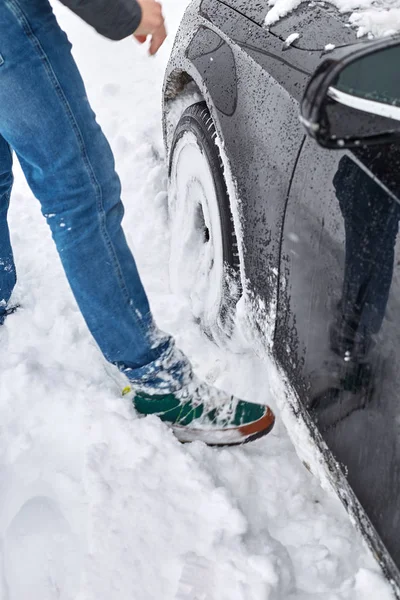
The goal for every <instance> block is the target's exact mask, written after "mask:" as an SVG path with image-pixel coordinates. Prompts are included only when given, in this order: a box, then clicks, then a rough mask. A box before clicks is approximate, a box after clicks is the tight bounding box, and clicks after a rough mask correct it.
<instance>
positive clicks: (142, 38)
mask: <svg viewBox="0 0 400 600" xmlns="http://www.w3.org/2000/svg"><path fill="white" fill-rule="evenodd" d="M134 38H135V40H136V41H138V42H139V44H144V43H145V41H146V40H147V36H145V35H135V36H134Z"/></svg>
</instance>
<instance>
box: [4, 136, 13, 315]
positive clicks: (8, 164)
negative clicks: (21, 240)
mask: <svg viewBox="0 0 400 600" xmlns="http://www.w3.org/2000/svg"><path fill="white" fill-rule="evenodd" d="M12 184H13V175H12V154H11V149H10V146H9V145H8V144H7V142H6V141H5V139H4V138H3V137H1V136H0V325H1V324H2V323H3V322H4V319H5V316H6V314H7V306H8V302H9V300H10V297H11V293H12V291H13V289H14V286H15V283H16V280H17V278H16V272H15V265H14V258H13V252H12V248H11V242H10V232H9V230H8V223H7V213H8V206H9V204H10V194H11V188H12Z"/></svg>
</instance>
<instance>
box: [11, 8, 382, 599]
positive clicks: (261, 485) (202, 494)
mask: <svg viewBox="0 0 400 600" xmlns="http://www.w3.org/2000/svg"><path fill="white" fill-rule="evenodd" d="M184 6H185V3H184V2H182V1H179V2H178V0H166V1H165V10H166V14H167V18H168V26H169V29H170V31H171V32H173V31H175V30H176V27H177V25H178V22H179V19H180V16H181V14H182V12H183V9H184ZM57 11H58V14H59V16H60V20H61V22H62V24H63V26H64V27H65V28H66V29H67V30H68V32H69V34H70V37H71V40H72V41H73V42H74V46H75V50H74V51H75V55H76V57H77V60H78V62H79V65H80V67H81V70H82V72H83V75H84V77H85V80H86V82H87V87H88V93H89V96H90V98H91V100H92V104H93V106H94V108H95V110H96V112H97V115H98V119H99V121H100V122H101V124H102V125H103V128H104V130H105V131H106V134H107V135H108V137H109V139H110V141H111V143H112V146H113V149H114V152H115V155H116V161H117V168H118V171H119V173H120V175H121V178H122V182H123V188H124V201H125V206H126V218H125V221H124V225H125V231H126V234H127V237H128V240H129V243H130V244H131V246H132V248H133V250H134V252H135V255H136V258H137V262H138V265H139V269H140V272H141V274H142V278H143V281H144V283H145V285H146V288H147V290H148V293H149V296H150V299H151V303H152V307H153V311H154V313H155V315H156V318H157V320H158V322H159V324H160V325H161V327H162V328H163V329H165V330H168V331H171V332H172V333H173V334H175V336H176V338H177V340H178V343H179V345H180V346H181V347H182V348H183V349H184V350H185V351H186V352H187V353H188V354H189V356H190V357H191V359H192V361H193V363H194V365H195V367H196V370H197V371H198V373H199V374H201V375H202V376H204V377H206V378H207V380H208V381H210V382H215V383H216V384H218V385H219V386H221V387H224V388H226V389H229V390H230V391H232V392H233V393H236V394H238V395H243V396H245V397H251V398H253V399H254V400H255V401H259V402H261V401H264V400H268V401H269V402H270V403H271V404H272V405H273V406H275V407H276V405H275V402H274V397H275V395H274V390H277V389H279V385H280V383H279V381H280V380H279V378H278V376H277V374H276V371H275V370H274V368H273V367H272V365H270V364H269V363H265V362H264V361H261V360H260V359H258V358H256V357H255V356H254V353H253V351H252V350H251V348H250V347H249V346H248V345H246V342H245V339H246V337H245V336H243V337H241V336H240V335H238V336H236V337H235V338H234V340H233V341H232V342H231V343H230V344H229V345H228V347H227V348H219V347H217V346H216V345H214V344H212V343H211V342H210V341H209V340H208V339H206V338H205V337H204V336H203V335H202V334H201V332H200V331H199V328H198V327H197V325H196V323H195V322H194V320H193V318H192V316H191V313H190V310H189V307H188V304H187V302H186V300H185V299H184V298H177V297H175V296H173V295H172V293H171V291H170V286H169V278H168V249H169V233H168V221H167V204H166V203H167V194H166V167H165V163H164V149H163V143H162V135H161V126H160V118H161V108H160V88H161V82H162V78H163V72H164V68H165V64H166V60H167V58H168V54H169V51H170V49H171V46H172V37H171V38H170V39H169V40H168V42H167V44H166V46H165V48H164V49H162V51H161V52H160V55H159V56H157V57H156V58H154V59H151V60H150V59H148V58H147V56H146V54H145V49H144V48H142V47H139V46H138V45H136V44H134V43H133V42H131V41H130V40H127V41H124V42H121V43H118V44H114V43H111V42H108V41H106V40H103V39H101V38H100V37H98V36H97V35H96V34H94V33H93V32H92V31H91V30H89V29H88V28H87V27H86V26H85V25H84V24H82V23H80V22H79V21H78V20H77V18H76V17H74V16H73V15H72V14H70V13H68V12H67V10H66V9H64V8H63V7H57ZM15 171H16V184H15V190H14V193H13V196H12V202H11V214H10V224H11V229H12V239H13V245H14V250H15V257H16V262H17V265H18V270H19V283H18V288H17V290H16V293H15V301H16V302H20V303H21V305H22V308H21V309H20V310H19V311H18V312H17V313H15V314H14V315H12V316H10V317H9V319H8V320H7V322H6V324H5V325H4V327H2V328H1V330H0V337H1V345H0V363H1V377H0V398H1V404H0V470H1V494H0V598H1V600H37V599H40V600H56V599H61V600H110V599H112V600H128V599H135V600H154V599H159V598H163V599H165V600H175V599H178V600H195V599H197V600H200V598H201V599H203V600H310V599H312V600H350V599H351V600H366V599H369V598H371V599H372V598H374V599H375V598H379V599H380V600H389V598H391V593H390V591H389V587H388V585H387V584H386V583H385V582H384V581H383V579H382V576H381V574H380V572H379V569H378V567H377V566H376V564H375V562H374V561H373V559H372V557H371V556H370V554H369V553H368V552H367V550H366V548H365V546H364V545H363V543H362V542H361V539H360V536H359V535H358V534H357V532H356V531H355V530H354V528H353V526H352V525H351V523H350V521H349V519H348V517H347V515H346V514H345V512H344V509H343V508H342V506H341V504H340V503H339V501H338V500H337V499H336V497H334V496H333V495H332V494H331V493H328V492H327V491H325V490H323V489H322V488H321V486H320V484H319V482H318V480H317V479H316V478H314V477H313V476H312V475H311V474H310V473H309V472H308V471H307V470H306V469H305V468H304V467H303V465H302V464H301V462H300V461H299V459H298V457H297V455H296V453H295V450H294V448H293V445H292V443H291V441H290V440H289V437H288V435H287V433H286V430H285V428H284V427H283V425H282V422H281V420H280V419H278V422H277V425H276V428H275V429H274V431H273V432H272V433H271V434H270V435H269V436H268V437H267V438H265V439H263V440H260V441H259V442H256V443H254V444H252V445H248V446H247V447H242V448H233V449H220V450H216V449H212V448H207V447H206V446H204V445H203V444H201V443H198V442H196V443H193V444H189V445H186V446H182V445H180V444H179V443H178V442H177V440H176V439H175V438H174V437H173V435H172V434H171V432H170V431H169V430H168V429H167V428H166V427H165V426H164V425H163V424H161V423H160V422H159V421H158V420H157V419H156V418H155V417H149V418H145V419H138V418H137V417H136V415H135V413H134V410H133V409H132V407H131V404H130V402H129V400H128V399H127V398H122V397H121V390H122V388H123V387H124V385H125V380H124V379H123V378H122V379H121V376H120V375H119V374H118V373H117V372H115V371H114V369H113V368H112V367H110V366H108V365H107V364H106V363H105V361H104V359H103V358H102V356H101V355H100V353H99V351H98V349H97V347H96V346H95V344H94V342H93V341H92V339H91V337H90V335H89V334H88V332H87V330H86V327H85V325H84V322H83V319H82V317H81V316H80V313H79V311H78V309H77V307H76V305H75V302H74V300H73V297H72V294H71V292H70V291H69V288H68V286H67V283H66V281H65V278H64V275H63V273H62V270H61V266H60V263H59V260H58V257H57V254H56V251H55V248H54V247H53V243H52V240H51V236H50V233H49V231H48V229H47V225H46V223H45V220H44V219H43V217H42V216H41V214H40V210H39V206H38V203H37V202H36V201H35V199H34V198H33V197H32V195H31V193H30V192H29V190H28V188H27V186H26V184H25V182H24V180H23V177H22V175H21V173H20V171H19V170H18V169H17V168H16V169H15ZM283 405H284V403H283ZM286 411H287V409H286ZM284 412H285V410H283V413H284ZM296 427H297V429H298V435H299V443H301V444H303V446H304V448H303V450H304V452H307V444H306V440H305V438H304V433H302V432H301V428H300V425H299V424H295V427H293V429H294V430H295V429H296ZM302 436H303V438H302Z"/></svg>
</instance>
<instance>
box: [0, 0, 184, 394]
mask: <svg viewBox="0 0 400 600" xmlns="http://www.w3.org/2000/svg"><path fill="white" fill-rule="evenodd" d="M0 32H1V36H0V311H1V314H3V317H4V312H5V309H6V306H7V303H8V302H9V299H10V296H11V293H12V290H13V287H14V285H15V282H16V274H15V266H14V261H13V254H12V249H11V245H10V237H9V230H8V225H7V210H8V205H9V200H10V193H11V187H12V180H13V178H12V153H11V149H13V150H14V152H15V153H16V155H17V156H18V159H19V161H20V163H21V166H22V169H23V171H24V174H25V176H26V179H27V181H28V183H29V186H30V188H31V190H32V192H33V193H34V195H35V196H36V198H38V200H39V201H40V203H41V208H42V213H43V215H44V216H45V218H46V219H47V223H48V225H49V226H50V228H51V232H52V236H53V239H54V241H55V243H56V246H57V250H58V253H59V256H60V258H61V261H62V265H63V267H64V270H65V273H66V276H67V278H68V281H69V283H70V286H71V288H72V291H73V293H74V296H75V298H76V301H77V303H78V305H79V308H80V310H81V311H82V314H83V316H84V318H85V320H86V323H87V325H88V327H89V329H90V331H91V333H92V335H93V337H94V338H95V340H96V341H97V343H98V345H99V347H100V349H101V350H102V352H103V354H104V356H105V357H106V359H107V360H108V361H110V362H111V363H113V364H115V365H117V366H118V367H119V368H120V369H121V370H122V371H123V372H125V373H126V375H127V376H128V377H129V379H131V380H132V381H133V382H134V383H135V384H137V385H138V386H140V387H143V388H148V389H156V390H158V389H159V390H165V391H171V390H174V389H177V388H179V387H180V386H181V385H182V381H183V378H184V377H185V376H187V375H189V374H190V365H189V363H188V361H187V359H186V358H185V357H184V356H183V354H182V353H180V352H179V351H178V350H176V348H175V346H174V342H173V340H172V339H171V338H170V337H169V336H167V335H165V334H163V333H162V332H160V331H159V330H158V329H157V327H156V326H155V324H154V321H153V318H152V315H151V312H150V308H149V303H148V300H147V297H146V293H145V291H144V289H143V286H142V283H141V281H140V278H139V274H138V272H137V268H136V264H135V261H134V258H133V256H132V254H131V252H130V250H129V248H128V245H127V243H126V239H125V236H124V233H123V230H122V227H121V220H122V217H123V214H124V209H123V206H122V203H121V199H120V192H121V189H120V181H119V178H118V176H117V174H116V172H115V169H114V159H113V155H112V152H111V149H110V147H109V144H108V142H107V140H106V138H105V136H104V134H103V133H102V130H101V128H100V127H99V125H98V124H97V122H96V119H95V115H94V113H93V111H92V110H91V108H90V105H89V102H88V99H87V96H86V91H85V88H84V85H83V82H82V79H81V76H80V74H79V71H78V69H77V66H76V64H75V62H74V60H73V58H72V55H71V44H70V43H69V41H68V38H67V36H66V35H65V33H64V32H63V31H62V30H61V29H60V27H59V25H58V23H57V21H56V18H55V16H54V15H53V12H52V9H51V6H50V4H49V2H48V0H1V2H0ZM1 314H0V317H1Z"/></svg>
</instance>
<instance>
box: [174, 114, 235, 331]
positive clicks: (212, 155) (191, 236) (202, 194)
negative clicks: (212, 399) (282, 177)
mask: <svg viewBox="0 0 400 600" xmlns="http://www.w3.org/2000/svg"><path fill="white" fill-rule="evenodd" d="M216 137H217V133H216V130H215V126H214V123H213V119H212V117H211V115H210V112H209V110H208V108H207V105H206V103H205V102H199V103H197V104H193V105H192V106H189V107H188V108H187V109H186V110H185V112H184V113H183V114H182V116H181V118H180V120H179V123H178V125H177V127H176V130H175V134H174V137H173V142H172V146H171V153H170V164H169V216H170V226H171V255H170V277H171V284H172V288H173V291H174V292H175V293H177V294H179V295H184V296H185V297H186V298H187V300H188V301H189V303H190V306H191V310H192V312H193V314H194V316H195V318H196V319H197V320H198V321H199V322H200V323H201V325H202V327H203V328H204V330H205V331H206V332H207V333H208V334H211V335H212V336H214V337H215V332H216V328H217V329H219V330H220V329H222V330H223V331H224V332H225V333H229V331H230V330H231V328H232V324H233V315H234V308H235V305H236V301H237V300H238V298H239V296H240V275H239V273H240V269H239V266H240V265H239V255H238V248H237V240H236V235H235V230H234V225H233V219H232V214H231V210H230V203H229V197H228V191H227V187H226V183H225V179H224V172H223V164H222V160H221V155H220V152H219V148H218V146H217V144H216Z"/></svg>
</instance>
